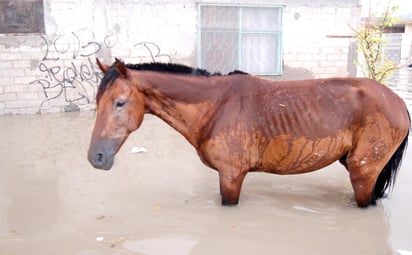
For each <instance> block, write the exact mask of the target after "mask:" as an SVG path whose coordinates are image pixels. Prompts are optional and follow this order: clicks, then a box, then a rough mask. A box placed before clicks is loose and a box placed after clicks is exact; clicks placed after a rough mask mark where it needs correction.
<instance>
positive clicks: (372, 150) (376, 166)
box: [344, 143, 392, 208]
mask: <svg viewBox="0 0 412 255" xmlns="http://www.w3.org/2000/svg"><path fill="white" fill-rule="evenodd" d="M358 144H360V143H358ZM368 144H369V143H368ZM391 155H392V153H390V152H388V149H387V147H386V145H385V144H384V146H383V147H377V146H375V145H373V146H370V145H369V146H368V147H367V146H357V147H356V148H355V149H353V150H352V151H350V152H349V154H348V156H347V158H346V162H345V164H344V165H345V166H346V168H347V169H348V171H349V176H350V180H351V183H352V187H353V191H354V196H355V200H356V203H357V204H358V206H359V207H362V208H363V207H367V206H368V205H370V204H375V202H376V197H375V186H376V181H377V179H378V176H379V174H380V173H381V172H382V170H383V168H384V167H385V165H386V163H387V162H388V160H389V159H390V157H391Z"/></svg>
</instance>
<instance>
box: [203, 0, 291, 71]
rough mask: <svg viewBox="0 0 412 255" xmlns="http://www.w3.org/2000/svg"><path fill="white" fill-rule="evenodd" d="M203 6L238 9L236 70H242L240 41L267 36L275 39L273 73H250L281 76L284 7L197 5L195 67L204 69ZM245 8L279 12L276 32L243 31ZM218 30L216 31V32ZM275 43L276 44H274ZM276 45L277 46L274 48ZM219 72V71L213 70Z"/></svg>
mask: <svg viewBox="0 0 412 255" xmlns="http://www.w3.org/2000/svg"><path fill="white" fill-rule="evenodd" d="M204 6H211V7H235V8H238V12H239V17H238V19H239V20H238V26H239V29H238V34H239V38H238V42H237V47H238V48H237V51H238V52H237V54H238V58H237V67H236V69H237V70H242V64H243V63H244V62H242V61H244V60H243V58H242V51H243V48H242V45H243V43H242V41H243V40H242V39H243V37H244V36H245V35H246V36H247V35H253V34H259V35H265V34H266V35H269V36H275V38H277V39H276V40H275V41H274V47H275V51H276V55H277V56H278V59H276V60H275V61H274V62H273V64H274V65H276V67H275V70H276V71H275V72H263V71H261V72H259V73H252V74H255V75H260V76H281V75H282V74H283V14H284V6H282V5H264V4H219V3H200V4H198V21H197V66H198V67H199V68H205V67H204V66H202V61H203V60H204V59H202V50H203V49H202V7H204ZM245 8H256V9H259V8H276V9H278V10H279V15H278V17H277V23H278V24H279V28H278V30H277V31H257V30H256V31H253V30H250V29H247V30H246V29H244V28H243V27H242V9H245ZM217 30H218V29H216V31H217ZM275 42H276V43H275ZM276 45H278V46H276ZM215 71H219V70H215ZM242 71H247V70H242Z"/></svg>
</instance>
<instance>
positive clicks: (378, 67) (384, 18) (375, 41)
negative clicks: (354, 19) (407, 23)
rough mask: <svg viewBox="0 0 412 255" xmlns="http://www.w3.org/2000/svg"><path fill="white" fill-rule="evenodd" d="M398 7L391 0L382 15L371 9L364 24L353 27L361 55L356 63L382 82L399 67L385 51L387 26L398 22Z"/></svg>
mask: <svg viewBox="0 0 412 255" xmlns="http://www.w3.org/2000/svg"><path fill="white" fill-rule="evenodd" d="M397 9H398V6H397V5H392V3H391V1H390V0H389V1H388V5H387V6H386V8H385V10H384V11H383V12H382V14H381V15H380V16H378V15H377V14H376V13H371V11H369V16H368V17H367V18H366V20H365V22H364V24H363V25H362V26H361V27H360V28H359V29H353V28H352V30H353V32H354V37H355V38H356V39H357V41H358V54H359V55H360V56H361V60H360V61H359V60H358V61H356V65H357V66H359V67H360V68H361V70H362V72H363V73H364V75H366V76H367V77H369V78H372V79H375V80H377V81H379V82H382V83H384V82H385V80H386V79H387V78H389V77H391V76H392V75H393V72H394V71H395V70H396V69H397V66H396V65H395V63H394V62H393V61H391V60H389V59H388V56H387V54H386V52H385V46H386V44H387V41H386V39H385V38H384V36H383V34H384V31H385V28H388V27H392V26H393V25H395V24H396V23H397V22H398V19H397V18H396V17H394V13H395V11H396V10H397Z"/></svg>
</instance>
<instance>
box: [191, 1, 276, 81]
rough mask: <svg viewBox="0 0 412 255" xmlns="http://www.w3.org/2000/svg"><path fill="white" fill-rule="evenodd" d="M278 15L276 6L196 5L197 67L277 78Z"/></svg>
mask: <svg viewBox="0 0 412 255" xmlns="http://www.w3.org/2000/svg"><path fill="white" fill-rule="evenodd" d="M282 13H283V8H282V7H279V6H250V5H217V4H200V5H199V22H198V24H199V28H198V66H199V67H201V68H205V69H207V70H210V71H212V72H217V71H218V72H222V73H227V72H230V71H233V70H235V69H239V70H242V71H245V72H249V73H253V74H257V75H280V74H281V73H282V52H281V50H282V45H281V43H282Z"/></svg>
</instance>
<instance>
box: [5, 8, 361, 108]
mask: <svg viewBox="0 0 412 255" xmlns="http://www.w3.org/2000/svg"><path fill="white" fill-rule="evenodd" d="M200 2H201V3H206V2H207V3H210V2H219V3H222V2H225V1H214V0H211V1H203V0H201V1H193V0H176V1H171V0H166V1H161V0H147V1H138V0H117V1H113V0H112V1H109V0H106V1H97V0H86V1H85V0H44V10H45V24H46V33H45V34H44V35H0V59H1V61H0V115H2V114H30V113H38V112H61V111H69V110H88V109H93V108H94V107H95V102H94V98H95V92H96V89H97V86H98V82H99V80H100V78H101V74H100V73H99V71H98V70H97V68H96V67H95V64H94V62H95V58H96V57H99V58H100V59H102V60H103V61H104V62H106V63H108V64H110V63H111V62H112V61H113V59H114V57H118V58H121V59H123V60H125V61H126V62H129V63H139V62H148V61H163V62H168V61H171V62H178V63H183V64H187V65H191V66H195V65H196V63H197V61H196V60H197V59H196V58H197V56H196V53H197V49H196V47H197V22H198V20H197V19H198V17H197V4H198V3H200ZM226 2H227V3H234V2H233V1H226ZM236 3H238V2H236ZM242 3H245V4H264V5H267V4H273V1H269V0H261V1H251V0H244V1H242ZM277 4H278V5H283V6H285V8H284V17H283V58H284V59H283V60H284V67H285V69H284V70H285V73H284V75H283V76H281V77H277V78H281V79H303V78H316V77H331V76H348V75H350V74H351V66H353V60H352V59H351V57H352V56H351V51H350V46H351V43H353V42H352V41H351V39H350V38H345V36H348V35H350V31H349V30H348V24H351V23H353V22H357V19H358V17H359V8H358V5H357V1H356V0H352V1H345V0H334V1H326V0H314V1H305V0H283V1H278V2H277ZM342 37H343V38H342Z"/></svg>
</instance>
